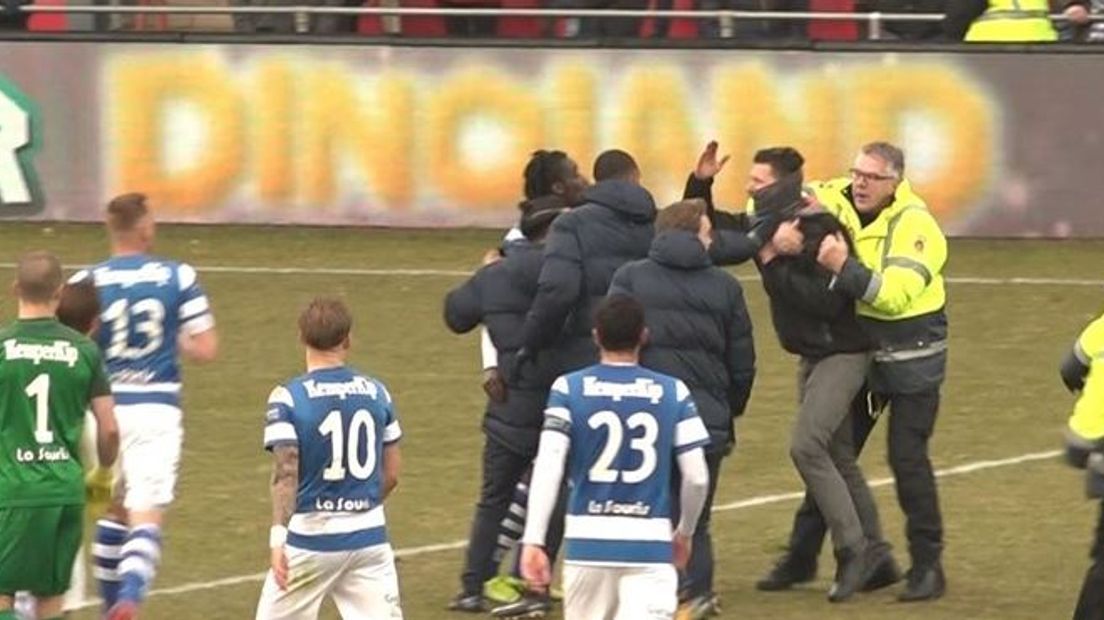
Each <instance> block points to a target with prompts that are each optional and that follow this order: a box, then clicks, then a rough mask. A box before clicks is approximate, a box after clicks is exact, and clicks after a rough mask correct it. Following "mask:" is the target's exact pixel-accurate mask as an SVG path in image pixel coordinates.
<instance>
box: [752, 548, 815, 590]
mask: <svg viewBox="0 0 1104 620" xmlns="http://www.w3.org/2000/svg"><path fill="white" fill-rule="evenodd" d="M816 573H817V563H816V559H812V560H808V559H803V558H798V557H795V556H794V555H792V554H790V553H787V554H786V555H784V556H782V557H781V559H779V560H778V562H777V563H776V564H775V565H774V568H772V569H771V571H770V572H769V573H767V576H766V577H763V578H762V579H760V580H759V581H758V582H756V584H755V587H756V588H757V589H759V590H761V591H763V592H777V591H779V590H789V589H790V588H791V587H793V586H795V585H797V584H799V583H808V582H810V581H812V580H813V579H816Z"/></svg>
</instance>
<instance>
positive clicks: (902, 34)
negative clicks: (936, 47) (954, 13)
mask: <svg viewBox="0 0 1104 620" xmlns="http://www.w3.org/2000/svg"><path fill="white" fill-rule="evenodd" d="M953 1H954V0H881V1H880V2H878V3H877V6H876V7H871V8H872V9H874V10H878V11H881V12H883V13H923V14H942V13H944V12H945V11H946V10H947V5H948V4H950V3H951V2H953ZM885 29H886V30H887V31H889V32H890V34H892V35H893V36H894V37H896V38H899V39H902V40H905V41H924V40H932V39H939V38H941V37H942V36H943V28H942V26H940V24H939V22H927V21H914V22H904V21H893V22H887V23H886V25H885Z"/></svg>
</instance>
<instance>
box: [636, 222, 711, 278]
mask: <svg viewBox="0 0 1104 620" xmlns="http://www.w3.org/2000/svg"><path fill="white" fill-rule="evenodd" d="M648 258H650V259H652V260H654V261H655V262H657V263H659V264H661V265H665V266H668V267H674V268H676V269H703V268H705V267H709V266H710V265H712V264H713V262H712V261H710V260H709V252H707V251H706V250H705V246H704V245H702V242H701V240H700V239H698V236H697V235H695V234H694V233H692V232H690V231H688V230H665V231H663V232H661V233H659V234H658V235H656V238H655V239H653V240H652V247H651V249H650V250H649V251H648Z"/></svg>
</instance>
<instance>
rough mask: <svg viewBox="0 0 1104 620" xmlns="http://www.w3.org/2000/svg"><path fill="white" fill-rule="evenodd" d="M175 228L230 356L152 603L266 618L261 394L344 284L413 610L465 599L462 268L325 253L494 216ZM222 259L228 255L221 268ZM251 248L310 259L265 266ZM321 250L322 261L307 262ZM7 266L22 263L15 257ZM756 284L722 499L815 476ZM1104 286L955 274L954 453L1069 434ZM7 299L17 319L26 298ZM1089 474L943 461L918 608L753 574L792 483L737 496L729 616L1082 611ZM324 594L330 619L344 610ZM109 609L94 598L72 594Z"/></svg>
mask: <svg viewBox="0 0 1104 620" xmlns="http://www.w3.org/2000/svg"><path fill="white" fill-rule="evenodd" d="M160 235H161V240H160V243H159V248H158V250H159V252H160V253H162V254H164V255H167V256H171V257H174V258H177V259H181V260H185V261H188V262H191V263H192V264H193V265H196V266H197V267H198V268H199V271H200V277H201V281H202V283H203V284H204V285H205V287H206V288H207V291H208V293H209V295H210V297H211V300H212V303H213V306H214V311H215V314H216V317H217V320H218V325H219V330H220V335H221V339H222V354H221V359H220V360H219V361H218V362H217V363H215V364H214V365H211V366H208V367H202V368H201V367H189V368H187V370H186V379H185V385H186V388H185V411H186V415H185V420H186V422H185V423H186V429H187V434H186V439H185V448H184V458H183V463H182V473H181V478H180V484H179V487H178V499H177V502H176V504H175V505H174V508H173V509H172V511H171V513H170V516H169V520H168V524H167V528H166V550H165V556H164V564H163V567H162V570H161V572H160V574H159V575H158V578H157V582H156V584H155V589H156V590H157V592H155V593H154V595H153V596H152V597H151V599H150V600H149V603H148V606H147V608H146V609H147V611H146V613H145V615H144V617H145V618H150V619H157V620H162V619H164V620H188V619H224V618H225V619H238V618H251V617H252V614H253V611H254V606H255V604H256V600H257V595H258V593H259V591H260V577H259V574H260V573H261V572H262V571H264V570H265V569H266V567H267V557H268V556H267V532H268V525H269V514H270V509H269V503H268V473H269V460H268V456H267V455H266V454H265V453H264V452H263V451H262V449H261V432H262V421H263V414H264V409H265V407H264V404H265V398H266V396H267V394H268V392H269V390H270V389H271V388H272V386H273V385H274V384H275V383H277V382H279V381H282V380H283V379H285V378H286V377H288V376H290V375H293V374H296V373H298V372H300V369H301V365H302V353H301V352H300V350H299V348H298V346H297V343H296V334H295V328H294V321H295V317H296V315H297V312H298V310H299V308H300V307H301V306H302V304H303V303H305V302H306V301H307V300H308V299H309V298H311V297H312V296H314V295H316V294H320V293H330V294H333V293H337V294H341V295H343V296H345V297H346V298H347V299H348V301H349V303H350V304H351V306H352V308H353V310H354V312H355V314H356V317H357V321H358V322H357V325H356V329H355V333H354V338H355V341H354V354H353V362H354V363H355V364H356V365H357V366H358V367H360V368H361V369H363V370H365V371H367V372H370V373H372V374H375V375H376V376H378V377H380V378H381V379H382V380H384V381H385V382H386V383H387V384H388V385H389V386H390V387H391V389H392V392H393V394H394V396H395V399H396V400H397V403H398V406H399V415H400V419H401V421H402V424H403V428H404V430H405V433H406V436H405V439H404V442H403V452H404V472H403V475H402V482H401V484H400V487H399V490H398V491H397V492H396V495H395V496H394V497H393V500H392V501H391V502H389V504H388V509H387V512H388V521H389V527H390V531H391V537H392V542H393V544H394V546H395V547H396V549H399V550H417V551H421V553H416V554H411V555H407V556H405V557H403V559H402V560H401V563H400V565H399V571H400V579H401V585H402V592H403V597H404V608H405V611H406V617H407V618H410V619H413V620H423V619H425V620H432V619H438V618H449V617H453V616H450V614H449V613H448V612H445V611H443V607H444V605H445V603H446V602H447V600H448V599H449V597H450V596H451V595H452V594H453V593H454V592H455V590H456V588H457V584H458V574H459V570H460V565H461V560H462V553H463V552H462V551H461V550H460V548H459V546H458V545H453V546H451V547H448V548H445V549H435V548H433V547H427V546H433V545H441V544H447V543H456V542H457V541H460V540H462V539H463V538H464V537H465V536H466V533H467V528H468V525H469V518H470V514H471V508H472V505H473V502H474V500H475V498H476V492H477V488H478V484H479V456H478V455H479V450H480V446H481V442H482V436H481V434H480V430H479V424H480V417H481V413H482V398H481V397H482V392H481V390H480V389H479V380H480V376H479V372H478V361H477V357H478V339H477V337H475V336H467V337H456V336H453V335H451V334H450V333H448V332H447V331H446V329H445V327H444V325H443V323H442V321H441V318H440V315H441V300H442V297H443V295H444V293H445V292H446V291H447V290H448V289H449V288H450V287H452V286H454V285H456V284H457V283H458V282H459V281H460V279H461V277H462V276H458V275H447V274H440V273H436V274H434V273H430V274H425V273H421V274H381V273H372V274H365V273H361V274H349V273H345V274H338V273H326V272H325V271H324V270H326V269H349V270H384V271H386V270H399V269H418V270H434V271H456V270H461V271H464V270H469V269H471V268H473V267H474V266H475V265H476V264H478V260H479V257H480V255H481V253H482V250H483V249H484V248H485V247H490V246H492V245H494V244H495V243H496V241H497V237H498V233H497V232H495V231H440V232H429V231H403V230H366V229H309V228H249V227H196V226H162V227H161V229H160ZM0 244H2V247H4V248H5V252H4V254H5V256H4V257H0V260H12V259H14V257H15V256H16V255H17V254H18V253H20V252H21V251H23V250H26V249H32V248H48V249H52V250H54V251H56V252H57V253H59V254H60V255H61V256H62V258H63V260H64V261H65V262H66V263H67V264H73V265H75V264H80V263H85V262H89V261H94V260H98V259H100V258H102V256H103V255H104V253H105V251H106V244H105V240H104V238H103V234H102V231H101V230H100V228H98V227H93V226H81V225H64V226H54V227H52V228H48V227H44V226H42V225H30V224H7V225H5V226H4V228H3V229H2V230H0ZM1102 253H1104V242H1062V243H1058V242H1044V241H984V242H983V241H956V242H953V243H952V245H951V261H950V264H949V267H948V274H949V275H950V276H954V277H959V278H966V277H974V278H991V279H995V280H999V279H1002V278H1011V277H1031V278H1042V279H1047V278H1083V279H1095V278H1099V277H1100V273H1099V272H1097V271H1096V270H1097V269H1098V268H1099V267H1098V265H1099V263H1097V262H1096V261H1097V259H1098V257H1099V256H1101V255H1102ZM9 257H10V258H9ZM215 266H217V267H222V268H223V269H218V270H212V269H204V267H215ZM245 267H263V268H284V267H286V268H298V269H300V270H301V271H297V272H287V273H257V272H250V271H249V270H246V269H241V268H245ZM229 268H238V269H229ZM310 269H317V270H319V271H317V272H309V271H303V270H310ZM4 272H5V273H7V274H9V275H10V273H11V270H10V267H9V268H5V269H4ZM736 273H737V274H738V275H740V276H741V277H745V276H748V275H751V273H752V272H751V271H748V270H746V269H741V270H738V271H736ZM744 284H745V290H746V296H747V299H748V303H749V305H750V307H751V313H752V317H753V320H754V321H755V326H756V331H755V335H756V340H757V350H758V353H759V359H760V363H759V375H758V379H757V382H756V387H755V392H754V395H753V398H752V402H751V404H750V406H749V409H748V413H747V415H746V416H745V418H744V419H743V420H742V422H741V423H740V428H739V434H740V445H739V448H738V450H737V452H736V454H735V456H734V457H733V458H732V459H730V460H729V461H728V462H727V464H726V465H725V467H724V471H723V476H722V479H721V481H720V488H719V490H718V499H717V501H718V503H719V504H729V503H733V502H738V501H740V500H748V499H752V498H756V497H760V496H767V495H774V494H779V493H787V492H792V491H796V490H799V489H800V483H799V480H798V478H797V476H796V475H795V473H794V470H793V467H792V466H791V464H790V462H789V458H788V456H787V446H786V438H787V435H788V429H789V425H790V419H791V416H792V415H793V409H794V399H795V396H794V360H793V359H792V358H790V357H789V356H787V355H785V354H784V353H782V352H781V350H780V349H779V348H778V345H777V344H776V342H775V338H774V333H773V330H772V328H771V326H770V325H769V317H768V313H767V311H766V307H765V300H764V296H763V293H762V290H761V287H760V285H759V283H758V282H757V281H754V280H747V281H745V283H744ZM1102 293H1104V291H1102V290H1101V286H1098V285H1092V284H1091V283H1069V282H1067V283H1039V282H1032V283H1011V282H1008V281H1007V280H999V281H983V282H978V281H972V282H955V283H952V284H951V285H950V305H949V314H950V320H951V327H952V332H951V333H952V336H951V337H952V346H951V367H950V372H949V378H948V380H947V383H946V386H945V390H944V404H943V408H942V412H941V417H940V420H939V424H938V426H937V430H936V435H935V439H934V445H933V452H934V454H933V456H934V460H935V463H936V466H937V467H938V468H953V467H957V466H962V465H967V464H971V463H976V462H979V461H986V460H1000V459H1009V458H1012V457H1019V456H1022V455H1025V454H1030V453H1038V452H1045V451H1049V450H1054V449H1056V448H1058V447H1060V442H1061V440H1060V430H1061V427H1062V424H1063V422H1064V419H1065V416H1066V414H1067V412H1068V411H1069V409H1070V407H1071V405H1072V400H1071V397H1070V396H1068V395H1067V394H1066V393H1065V392H1064V390H1063V389H1062V387H1061V384H1060V382H1059V380H1058V377H1057V372H1056V366H1057V363H1058V360H1059V359H1060V357H1061V356H1062V355H1063V354H1064V352H1065V351H1066V349H1067V347H1068V346H1069V345H1070V343H1071V342H1072V340H1073V338H1074V337H1075V336H1076V334H1077V333H1078V331H1079V330H1080V329H1081V327H1082V326H1083V325H1084V324H1085V323H1086V322H1087V321H1089V320H1090V319H1091V318H1093V317H1094V316H1096V314H1097V313H1099V312H1100V309H1101V305H1102V304H1101V299H1102V297H1104V295H1102ZM5 307H6V309H5V313H6V314H5V316H8V317H10V316H11V314H12V313H13V312H14V304H13V303H12V302H11V300H10V299H9V300H8V302H7V303H6V304H5ZM883 430H884V429H879V430H878V431H876V433H877V435H876V436H875V437H874V438H872V440H871V444H870V445H869V448H868V450H867V453H866V454H865V455H864V459H863V464H864V466H865V469H866V472H867V474H868V476H869V477H870V478H871V479H875V478H883V477H886V476H888V475H889V472H888V468H887V467H886V465H885V443H884V435H883ZM1081 489H1082V484H1081V479H1080V478H1079V476H1078V475H1077V474H1076V473H1075V472H1073V471H1071V470H1068V469H1067V468H1066V467H1065V466H1064V465H1063V464H1062V463H1061V462H1060V461H1059V459H1057V458H1043V459H1039V460H1029V461H1025V462H1020V463H1006V464H1004V465H1002V466H999V467H992V468H988V469H979V470H976V471H967V472H965V473H961V472H960V473H959V474H958V475H954V476H950V477H947V478H944V479H943V480H942V481H941V484H940V490H941V493H942V505H943V511H944V515H945V521H946V526H947V548H946V555H945V565H946V569H947V575H948V579H949V591H948V594H947V596H946V598H945V599H943V600H941V601H939V602H937V603H934V604H929V605H920V606H900V605H898V604H896V603H895V602H894V599H893V596H892V593H891V592H882V593H877V594H873V595H865V596H860V597H857V598H856V600H854V601H853V602H849V603H846V604H843V605H839V606H831V605H829V604H828V603H827V602H826V601H825V599H824V593H825V591H826V589H827V586H828V583H827V577H829V576H830V574H831V572H832V570H833V566H832V562H831V561H830V560H829V558H828V557H827V556H825V558H824V559H823V561H822V570H821V574H822V579H821V580H820V581H819V582H817V583H816V584H815V585H813V586H811V587H808V588H803V589H800V590H797V591H794V592H791V593H783V594H763V593H759V592H756V591H755V590H754V586H753V584H754V581H755V580H756V579H757V578H758V577H759V576H760V575H761V574H762V573H763V572H764V571H765V570H766V569H767V568H769V566H770V564H771V563H772V561H773V560H774V558H775V557H776V555H777V553H778V552H779V550H780V548H781V545H782V543H783V542H784V540H785V536H786V533H787V531H788V527H789V523H790V517H791V514H792V511H793V509H794V508H795V507H796V502H795V501H793V500H791V499H780V500H777V501H768V502H765V503H763V504H762V505H754V506H746V507H738V508H735V509H730V510H726V511H723V512H719V513H717V514H716V515H715V519H714V532H715V537H716V539H717V549H718V552H717V556H718V581H719V583H718V590H719V592H720V594H721V596H722V598H723V601H724V605H725V610H726V612H725V617H727V618H751V619H755V618H772V619H774V620H782V619H789V618H794V619H796V618H808V617H817V618H820V619H823V620H830V619H835V618H841V619H842V618H847V619H848V620H861V619H874V618H886V617H892V618H903V619H910V618H947V619H950V618H955V619H961V618H994V619H997V618H999V619H1014V618H1021V619H1025V620H1027V619H1031V620H1039V619H1050V618H1062V617H1069V615H1070V613H1071V611H1072V607H1073V601H1074V599H1075V597H1076V594H1077V589H1078V587H1079V585H1080V579H1081V576H1082V574H1083V571H1084V569H1085V567H1086V565H1087V559H1086V552H1087V547H1088V543H1089V541H1090V540H1091V533H1092V526H1093V523H1094V519H1095V515H1096V509H1097V508H1096V506H1095V505H1093V504H1092V503H1090V502H1088V501H1086V500H1084V499H1083V496H1082V490H1081ZM876 496H877V499H878V501H879V505H880V507H881V509H882V515H883V519H884V521H885V526H886V529H887V532H888V533H889V534H890V535H891V539H892V541H893V542H894V543H895V546H896V548H897V550H898V558H899V559H900V560H902V561H905V560H906V559H907V558H906V556H905V554H904V549H905V545H904V541H903V530H902V522H901V515H900V510H899V509H898V507H897V504H896V500H895V496H894V494H893V491H892V487H891V486H881V487H879V488H878V490H877V491H876ZM326 609H327V611H326V612H325V613H324V614H323V617H326V618H333V617H336V614H335V613H334V612H333V610H332V608H330V607H327V608H326ZM94 617H96V616H95V613H94V612H93V611H92V610H86V611H83V612H80V613H78V614H76V618H78V619H90V618H94ZM455 617H463V616H455ZM555 617H558V616H555Z"/></svg>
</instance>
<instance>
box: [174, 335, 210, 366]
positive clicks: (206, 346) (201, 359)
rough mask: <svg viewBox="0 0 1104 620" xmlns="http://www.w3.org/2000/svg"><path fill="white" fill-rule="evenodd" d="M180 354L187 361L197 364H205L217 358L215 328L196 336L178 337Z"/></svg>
mask: <svg viewBox="0 0 1104 620" xmlns="http://www.w3.org/2000/svg"><path fill="white" fill-rule="evenodd" d="M180 352H181V353H183V354H184V357H187V358H188V359H189V360H191V361H193V362H196V363H197V364H207V363H210V362H213V361H215V358H216V357H218V334H217V333H216V332H215V328H214V327H211V328H210V329H208V330H205V331H203V332H200V333H198V334H187V333H182V334H181V335H180Z"/></svg>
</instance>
